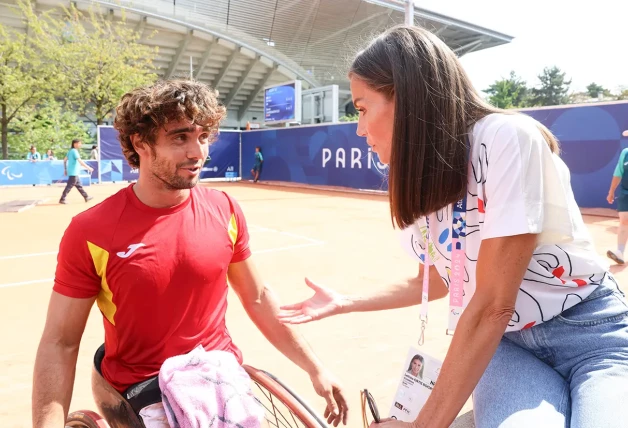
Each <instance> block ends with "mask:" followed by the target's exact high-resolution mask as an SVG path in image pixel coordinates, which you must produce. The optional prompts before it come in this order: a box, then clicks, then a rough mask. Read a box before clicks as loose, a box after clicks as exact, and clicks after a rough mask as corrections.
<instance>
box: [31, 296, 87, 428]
mask: <svg viewBox="0 0 628 428" xmlns="http://www.w3.org/2000/svg"><path fill="white" fill-rule="evenodd" d="M94 300H95V297H93V298H87V299H75V298H70V297H66V296H63V295H61V294H59V293H57V292H55V291H53V292H52V296H51V297H50V303H49V305H48V316H47V318H46V325H45V327H44V332H43V335H42V337H41V341H40V343H39V348H38V349H37V357H36V359H35V371H34V375H33V396H32V416H33V428H61V427H63V426H64V424H65V419H66V418H67V415H68V410H69V407H70V401H71V398H72V389H73V386H74V375H75V371H76V359H77V356H78V351H79V344H80V342H81V337H82V335H83V331H84V330H85V324H86V323H87V318H88V317H89V312H90V309H91V307H92V305H93V304H94Z"/></svg>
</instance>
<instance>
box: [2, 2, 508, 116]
mask: <svg viewBox="0 0 628 428" xmlns="http://www.w3.org/2000/svg"><path fill="white" fill-rule="evenodd" d="M15 3H16V0H0V22H2V23H5V24H8V25H11V26H14V27H18V28H23V29H24V30H25V25H24V23H23V22H21V21H20V20H19V18H18V17H16V16H15V14H13V13H11V12H10V11H9V8H10V7H11V6H13V5H15ZM74 3H75V4H76V6H77V7H78V8H79V9H87V8H88V7H89V6H90V5H91V4H97V5H100V6H101V7H102V8H103V9H102V10H103V11H105V10H109V13H111V14H112V16H113V17H117V18H119V17H120V16H121V11H122V10H123V9H124V10H125V15H126V21H127V23H128V24H129V25H133V26H135V28H136V29H137V30H138V31H141V32H142V33H143V34H144V35H145V38H143V39H142V40H141V41H142V43H146V44H150V45H156V46H158V47H159V54H158V57H157V60H156V61H155V64H156V66H157V67H158V74H159V75H160V76H161V77H168V76H189V75H190V58H191V62H192V70H193V71H192V73H193V75H194V77H195V78H197V79H199V80H201V81H204V82H206V83H208V84H210V85H212V86H213V87H215V88H217V89H218V90H219V92H220V94H221V99H222V101H223V103H225V104H226V105H227V107H228V109H229V110H237V111H238V115H237V116H238V117H239V118H242V117H243V116H244V114H245V112H247V111H249V112H262V111H263V97H262V91H261V90H262V89H263V87H264V86H267V85H270V84H273V83H279V82H284V81H287V80H292V79H301V80H303V81H304V88H308V87H309V88H312V87H319V86H326V85H330V84H338V85H339V86H340V87H341V88H347V86H348V82H347V80H346V77H345V75H346V65H347V62H348V60H349V59H350V58H351V57H352V56H353V55H354V54H355V52H356V51H357V50H358V49H359V48H360V47H362V46H364V44H365V43H366V42H367V41H368V40H370V39H371V38H372V37H373V36H375V35H377V34H379V33H381V32H382V31H384V30H386V29H387V28H390V27H391V26H393V25H396V24H401V23H403V22H404V10H403V6H400V5H399V4H398V3H396V2H394V1H387V0H342V1H339V0H132V1H131V0H93V1H89V0H74ZM69 4H70V1H69V0H38V1H37V4H36V7H37V9H38V10H41V11H44V10H47V9H49V8H51V7H54V6H59V5H65V6H68V5H69ZM415 23H416V24H417V25H419V26H422V27H425V28H427V29H429V30H430V31H433V32H434V33H436V34H437V35H438V36H439V37H441V38H442V39H443V40H444V41H445V43H447V45H448V46H450V47H451V48H452V49H454V50H455V51H456V53H457V54H458V55H460V56H462V55H464V54H467V53H470V52H473V51H477V50H481V49H486V48H490V47H493V46H497V45H500V44H504V43H508V42H510V41H511V40H512V37H511V36H508V35H505V34H502V33H498V32H496V31H493V30H489V29H487V28H483V27H479V26H477V25H473V24H470V23H468V22H464V21H460V20H457V19H453V18H451V17H447V16H445V15H442V14H438V13H436V12H432V11H428V10H426V9H422V8H418V7H417V8H415ZM153 30H157V34H156V35H154V36H152V37H150V38H148V37H146V36H147V35H148V34H150V33H152V32H153Z"/></svg>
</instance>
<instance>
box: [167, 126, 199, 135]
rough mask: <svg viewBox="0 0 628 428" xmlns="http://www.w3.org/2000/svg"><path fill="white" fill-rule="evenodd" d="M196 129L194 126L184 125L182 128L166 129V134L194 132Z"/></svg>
mask: <svg viewBox="0 0 628 428" xmlns="http://www.w3.org/2000/svg"><path fill="white" fill-rule="evenodd" d="M194 131H196V128H195V127H193V126H186V127H183V128H177V129H173V130H172V131H168V132H166V135H172V134H182V133H187V132H194Z"/></svg>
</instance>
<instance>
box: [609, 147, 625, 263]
mask: <svg viewBox="0 0 628 428" xmlns="http://www.w3.org/2000/svg"><path fill="white" fill-rule="evenodd" d="M627 155H628V148H626V149H624V150H622V152H621V154H620V155H619V160H618V162H617V166H616V167H615V172H614V173H613V180H612V181H611V188H610V190H609V191H608V196H607V197H606V200H607V201H608V203H609V204H612V203H613V202H614V201H615V190H616V189H617V187H618V186H619V185H620V184H621V189H620V192H619V196H618V197H617V211H619V233H618V234H617V249H616V250H608V251H607V252H606V255H607V256H608V257H609V258H610V259H612V260H614V261H615V262H616V263H618V264H620V265H623V264H624V251H625V249H626V241H628V174H625V170H626V167H627V166H628V157H627Z"/></svg>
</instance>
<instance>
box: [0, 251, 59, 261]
mask: <svg viewBox="0 0 628 428" xmlns="http://www.w3.org/2000/svg"><path fill="white" fill-rule="evenodd" d="M57 253H58V251H46V252H45V253H31V254H17V255H15V256H0V260H11V259H22V258H26V257H39V256H51V255H53V254H57Z"/></svg>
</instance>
